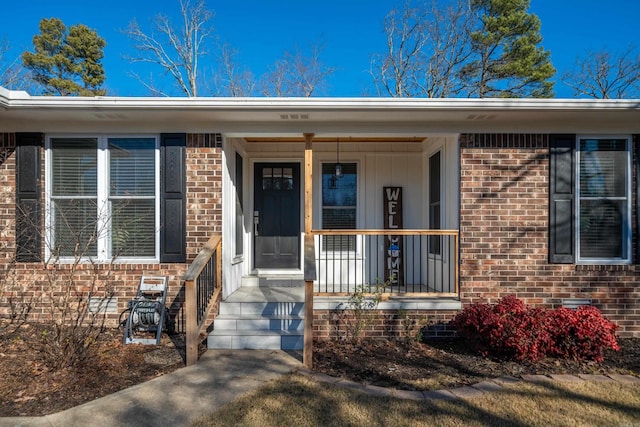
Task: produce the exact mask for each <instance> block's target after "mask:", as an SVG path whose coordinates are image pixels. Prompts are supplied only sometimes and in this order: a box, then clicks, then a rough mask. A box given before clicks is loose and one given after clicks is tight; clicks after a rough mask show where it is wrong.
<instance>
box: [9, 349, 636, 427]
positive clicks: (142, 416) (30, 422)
mask: <svg viewBox="0 0 640 427" xmlns="http://www.w3.org/2000/svg"><path fill="white" fill-rule="evenodd" d="M297 356H299V355H297ZM299 359H300V357H296V355H294V354H288V353H285V352H283V351H280V350H207V352H206V353H205V354H204V355H203V356H202V358H200V360H199V361H198V363H197V364H196V365H195V366H190V367H187V368H182V369H178V370H177V371H174V372H171V373H169V374H166V375H163V376H161V377H158V378H156V379H153V380H151V381H147V382H145V383H142V384H138V385H136V386H133V387H131V388H128V389H125V390H122V391H119V392H117V393H114V394H111V395H109V396H105V397H103V398H100V399H96V400H94V401H91V402H88V403H85V404H84V405H80V406H76V407H74V408H71V409H68V410H66V411H63V412H59V413H57V414H52V415H47V416H44V417H15V418H0V427H5V426H25V427H71V426H89V425H91V426H100V427H122V426H136V427H146V426H149V427H151V426H153V427H163V426H172V427H173V426H188V425H189V424H190V423H191V422H193V421H194V420H195V419H197V418H199V417H200V416H202V415H205V414H208V413H210V412H213V411H215V410H217V409H219V408H220V407H221V406H222V405H224V404H225V403H228V402H231V401H233V400H235V399H237V398H239V397H240V396H242V395H244V394H246V393H248V392H250V391H252V390H255V389H257V388H259V387H260V386H262V385H264V384H266V383H267V382H269V381H271V380H273V379H276V378H278V377H279V376H281V375H284V374H287V373H289V372H293V371H297V372H299V373H300V374H302V375H305V376H308V377H310V378H312V379H313V380H315V381H319V382H326V383H331V384H334V385H336V386H338V387H346V388H350V389H354V390H358V391H361V392H363V393H367V394H372V395H378V396H393V397H397V398H400V399H412V400H427V401H428V400H452V399H471V398H476V397H480V396H482V395H483V394H485V393H491V392H494V391H496V390H500V389H501V388H502V386H503V385H505V384H512V383H516V382H519V381H527V382H546V381H558V382H581V381H592V382H601V381H607V382H609V381H616V382H619V383H628V384H636V385H638V386H640V378H638V377H635V376H631V375H615V374H611V375H606V376H605V375H578V376H574V375H550V376H545V375H523V376H522V377H521V378H514V377H501V378H496V379H493V380H491V381H483V382H480V383H478V384H474V385H472V386H465V387H458V388H454V389H448V390H434V391H424V392H421V391H406V390H396V389H391V388H383V387H378V386H374V385H364V384H359V383H355V382H353V381H349V380H345V379H341V378H334V377H330V376H327V375H324V374H319V373H315V372H313V371H309V370H307V369H305V368H304V367H303V365H302V363H301V362H300V361H299Z"/></svg>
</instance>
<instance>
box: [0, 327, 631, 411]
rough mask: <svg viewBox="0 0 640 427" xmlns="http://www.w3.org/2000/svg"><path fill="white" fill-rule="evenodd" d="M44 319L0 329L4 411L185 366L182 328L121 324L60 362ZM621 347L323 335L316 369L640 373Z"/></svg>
mask: <svg viewBox="0 0 640 427" xmlns="http://www.w3.org/2000/svg"><path fill="white" fill-rule="evenodd" d="M42 331H43V326H42V325H37V324H28V325H24V326H22V327H21V328H20V329H19V330H17V331H15V332H13V333H7V332H6V330H5V331H4V333H2V334H0V362H1V363H0V378H2V381H0V417H8V416H41V415H46V414H51V413H55V412H58V411H62V410H65V409H68V408H71V407H73V406H76V405H79V404H82V403H85V402H88V401H90V400H93V399H96V398H99V397H102V396H105V395H108V394H110V393H113V392H115V391H118V390H121V389H124V388H126V387H130V386H132V385H135V384H138V383H141V382H144V381H147V380H150V379H152V378H154V377H157V376H159V375H163V374H165V373H167V372H171V371H174V370H176V369H178V368H180V367H182V366H184V340H183V336H181V335H171V336H168V335H167V334H164V335H163V339H162V343H161V345H159V346H155V345H147V346H143V345H123V344H122V335H121V332H120V331H119V330H108V331H106V332H105V333H104V334H103V335H102V337H101V339H100V341H99V342H98V343H97V345H96V350H97V352H96V356H95V357H94V358H93V359H92V360H91V362H90V363H88V364H85V365H84V366H81V367H77V368H74V369H63V370H57V371H56V370H52V369H50V368H48V367H47V365H46V364H44V363H43V359H42V355H41V353H40V352H39V351H38V350H37V349H38V348H39V345H41V342H42V341H41V339H42ZM619 344H620V346H621V347H622V350H621V351H620V352H608V353H607V356H606V358H605V361H604V362H603V363H602V364H594V363H577V362H573V361H565V360H555V359H550V360H543V361H541V362H539V363H536V364H527V363H516V362H512V361H501V360H494V359H490V358H486V357H482V356H479V355H477V354H475V353H473V352H472V351H471V350H470V349H469V348H467V346H465V344H464V342H462V341H434V342H428V343H424V344H422V343H417V342H409V343H404V342H392V341H363V342H362V343H360V344H358V345H355V344H352V343H350V342H335V341H332V342H328V341H324V342H316V343H315V347H314V370H315V371H317V372H321V373H325V374H328V375H332V376H336V377H342V378H348V379H351V380H353V381H358V382H361V383H367V384H374V385H378V386H384V387H393V388H398V389H404V390H430V389H440V388H448V387H458V386H461V385H468V384H473V383H476V382H479V381H482V380H483V379H487V378H495V377H499V376H504V375H511V376H516V377H517V376H520V375H524V374H552V373H557V374H577V373H608V372H609V373H622V374H632V375H637V376H640V338H634V339H621V340H619Z"/></svg>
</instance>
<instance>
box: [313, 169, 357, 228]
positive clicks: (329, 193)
mask: <svg viewBox="0 0 640 427" xmlns="http://www.w3.org/2000/svg"><path fill="white" fill-rule="evenodd" d="M341 166H342V174H341V175H340V177H337V176H336V175H335V173H336V164H335V163H324V164H323V165H322V206H352V207H354V208H355V206H356V200H357V188H358V186H357V167H356V166H357V165H356V164H355V163H341ZM325 228H327V227H325ZM353 228H355V224H354V227H353Z"/></svg>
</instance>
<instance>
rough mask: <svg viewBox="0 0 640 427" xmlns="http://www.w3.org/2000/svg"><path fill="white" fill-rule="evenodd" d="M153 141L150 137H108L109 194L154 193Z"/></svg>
mask: <svg viewBox="0 0 640 427" xmlns="http://www.w3.org/2000/svg"><path fill="white" fill-rule="evenodd" d="M155 148H156V142H155V139H153V138H109V161H110V168H109V172H110V182H111V185H110V190H109V194H110V195H111V196H154V195H155V191H156V182H155V181H156V180H155V178H156V161H155Z"/></svg>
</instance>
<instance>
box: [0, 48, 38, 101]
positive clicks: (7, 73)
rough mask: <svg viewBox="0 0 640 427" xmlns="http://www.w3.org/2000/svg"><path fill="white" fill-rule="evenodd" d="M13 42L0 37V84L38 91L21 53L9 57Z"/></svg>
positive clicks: (15, 88) (9, 87) (16, 88)
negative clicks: (24, 64)
mask: <svg viewBox="0 0 640 427" xmlns="http://www.w3.org/2000/svg"><path fill="white" fill-rule="evenodd" d="M10 52H11V43H9V41H8V40H7V39H4V38H3V39H0V86H2V87H5V88H7V89H12V90H26V91H29V92H32V91H36V90H37V89H38V86H37V85H36V84H35V83H34V82H33V81H32V80H31V79H30V78H29V70H27V69H26V68H25V67H24V66H23V65H22V59H21V56H20V55H16V56H15V57H14V58H13V59H11V58H9V55H10Z"/></svg>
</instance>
